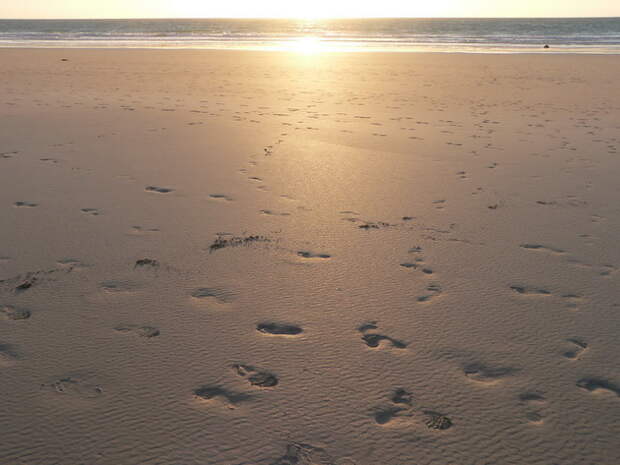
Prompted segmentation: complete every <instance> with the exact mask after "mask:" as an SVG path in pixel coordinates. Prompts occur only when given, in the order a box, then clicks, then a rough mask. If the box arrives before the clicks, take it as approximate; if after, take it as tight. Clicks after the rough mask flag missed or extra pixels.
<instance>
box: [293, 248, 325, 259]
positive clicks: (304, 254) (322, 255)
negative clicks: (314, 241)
mask: <svg viewBox="0 0 620 465" xmlns="http://www.w3.org/2000/svg"><path fill="white" fill-rule="evenodd" d="M297 256H299V257H301V258H304V259H307V260H312V259H316V260H328V259H329V258H331V255H328V254H326V253H314V252H309V251H307V250H301V251H299V252H297Z"/></svg>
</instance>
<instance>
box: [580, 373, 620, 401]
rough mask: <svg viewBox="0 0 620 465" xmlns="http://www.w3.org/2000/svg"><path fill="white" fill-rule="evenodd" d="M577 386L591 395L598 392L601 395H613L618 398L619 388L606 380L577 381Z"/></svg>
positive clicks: (584, 379)
mask: <svg viewBox="0 0 620 465" xmlns="http://www.w3.org/2000/svg"><path fill="white" fill-rule="evenodd" d="M577 386H578V387H580V388H581V389H584V390H586V391H589V392H592V393H598V392H599V391H600V392H601V393H608V394H615V395H616V396H617V397H620V386H618V385H617V384H616V383H614V382H613V381H609V380H607V379H603V378H582V379H580V380H579V381H577Z"/></svg>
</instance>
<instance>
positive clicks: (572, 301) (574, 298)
mask: <svg viewBox="0 0 620 465" xmlns="http://www.w3.org/2000/svg"><path fill="white" fill-rule="evenodd" d="M562 298H563V299H566V304H565V305H564V306H565V307H567V308H570V309H572V310H577V309H578V304H579V302H581V301H582V300H583V297H582V296H580V295H577V294H565V295H563V296H562Z"/></svg>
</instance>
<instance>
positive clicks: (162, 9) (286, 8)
mask: <svg viewBox="0 0 620 465" xmlns="http://www.w3.org/2000/svg"><path fill="white" fill-rule="evenodd" d="M380 16H388V17H390V16H391V17H402V16H413V17H417V16H425V17H441V16H456V17H472V16H473V17H480V16H490V17H498V16H500V17H501V16H509V17H511V16H512V17H524V16H525V17H527V16H530V17H531V16H534V17H537V16H552V17H566V16H620V0H308V1H299V0H0V18H157V17H164V18H170V17H183V18H190V17H205V18H214V17H228V18H233V17H254V18H257V17H380Z"/></svg>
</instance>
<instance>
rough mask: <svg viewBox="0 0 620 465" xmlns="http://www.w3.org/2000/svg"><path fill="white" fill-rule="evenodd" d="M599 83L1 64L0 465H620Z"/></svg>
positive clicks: (301, 61) (17, 59) (25, 60)
mask: <svg viewBox="0 0 620 465" xmlns="http://www.w3.org/2000/svg"><path fill="white" fill-rule="evenodd" d="M63 60H64V61H63ZM619 75H620V58H619V57H613V56H608V57H604V56H570V55H567V56H559V55H549V56H528V55H520V56H517V55H506V56H501V55H486V56H483V55H458V54H397V53H396V54H381V53H374V54H363V53H359V54H317V55H303V54H290V53H275V52H272V53H266V52H265V53H263V52H232V51H231V52H225V51H223V52H215V51H163V50H150V51H149V50H143V51H118V50H98V51H89V50H61V49H55V50H1V51H0V95H1V97H2V98H1V99H0V123H1V124H0V200H1V202H0V209H1V212H2V227H1V228H0V257H1V259H0V280H1V282H0V374H1V379H2V382H1V383H0V433H1V440H0V463H1V464H7V465H56V464H58V465H78V464H84V465H98V464H101V465H104V464H105V465H120V464H123V465H132V464H149V465H151V464H152V465H155V464H157V465H164V464H165V465H194V464H195V465H199V464H200V465H205V464H218V465H249V464H260V465H293V464H300V465H330V464H335V465H378V464H382V465H405V464H416V465H423V464H442V465H446V464H454V465H463V464H493V465H503V464H518V465H525V464H527V465H536V464H541V465H551V464H557V465H560V464H561V465H568V464H579V465H595V464H596V465H614V464H618V463H620V442H619V441H618V437H620V362H619V357H618V356H619V354H620V338H619V337H618V334H619V331H620V320H619V312H620V287H619V279H620V273H618V270H619V267H620V248H618V246H617V238H618V230H619V228H620V205H619V204H618V199H619V195H620V188H619V187H618V186H619V185H620V184H619V182H618V179H620V154H619V149H620V92H618V76H619Z"/></svg>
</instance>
